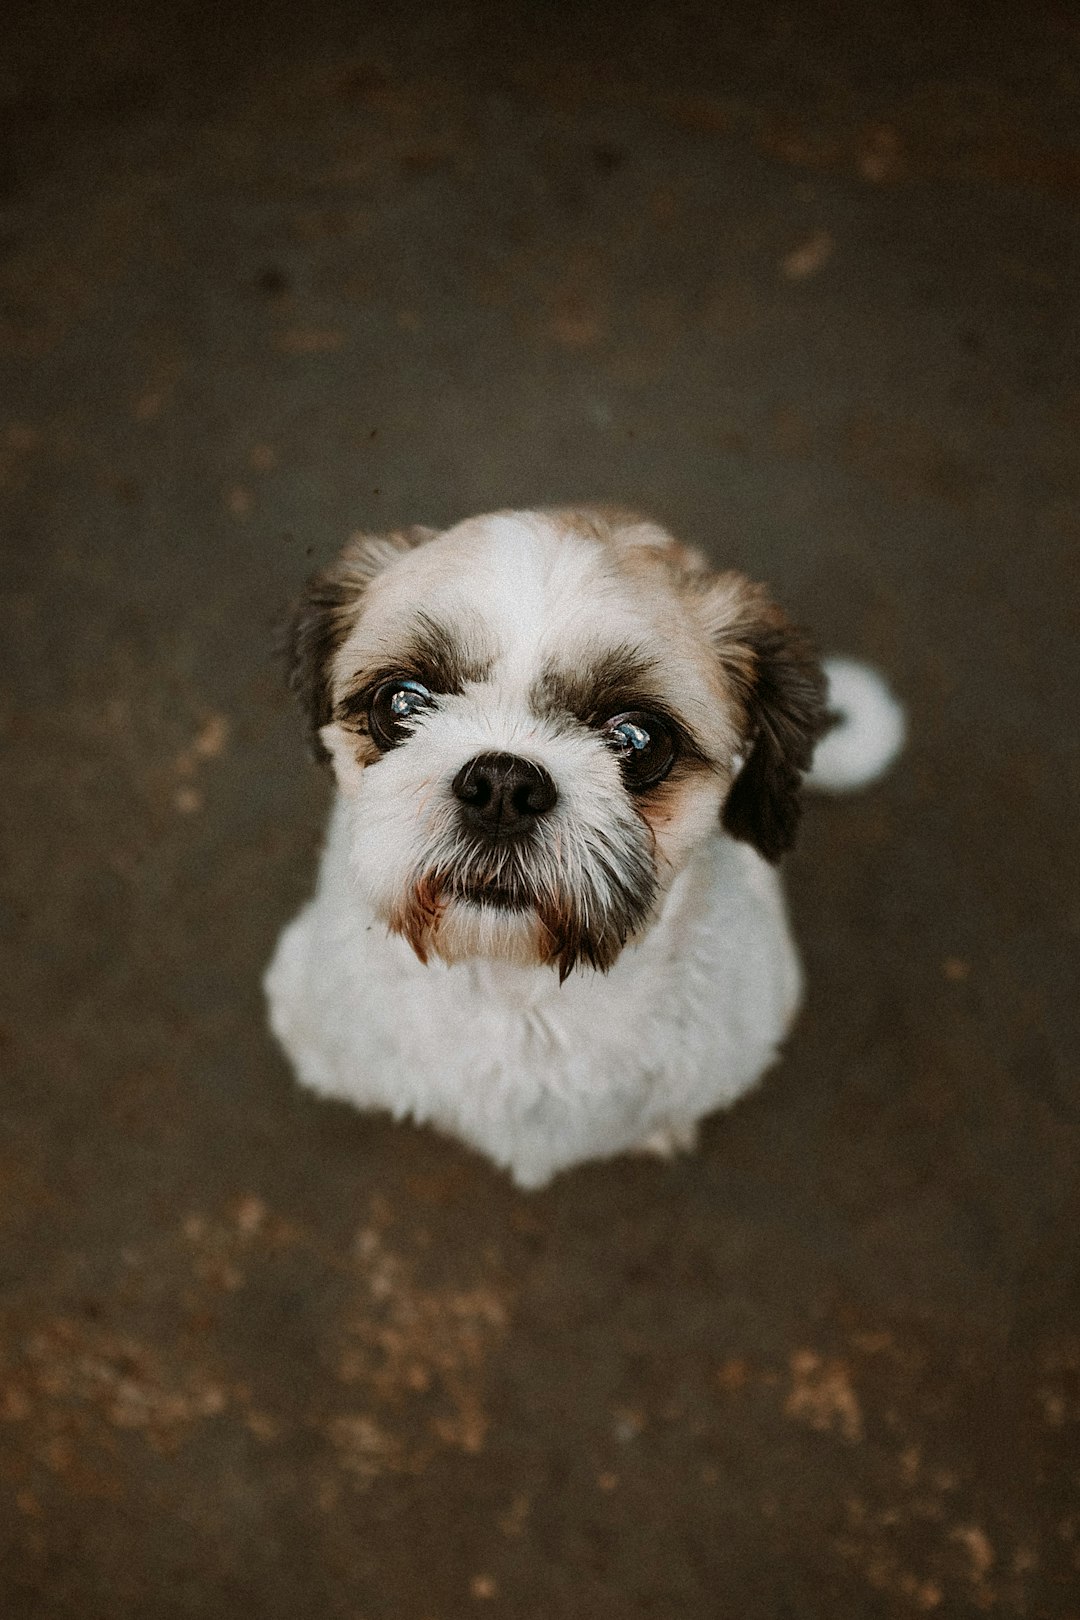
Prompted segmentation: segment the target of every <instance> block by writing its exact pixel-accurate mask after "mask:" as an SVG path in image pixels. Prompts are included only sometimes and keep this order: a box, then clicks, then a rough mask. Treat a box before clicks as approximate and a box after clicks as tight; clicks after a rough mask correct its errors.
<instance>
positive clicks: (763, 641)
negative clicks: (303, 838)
mask: <svg viewBox="0 0 1080 1620" xmlns="http://www.w3.org/2000/svg"><path fill="white" fill-rule="evenodd" d="M291 660H292V671H291V678H292V684H293V687H294V690H295V691H296V692H297V693H298V695H299V696H300V698H301V700H302V701H303V703H304V705H305V707H306V709H307V711H308V714H309V717H310V720H311V724H312V727H313V730H314V733H315V736H316V739H317V746H318V748H319V751H320V752H321V753H323V754H325V755H326V756H328V757H329V758H330V760H331V761H332V763H333V768H334V771H335V774H336V776H337V780H338V784H339V786H340V788H341V790H342V793H343V794H344V796H345V799H346V802H347V814H348V815H349V817H350V837H351V841H352V860H353V866H354V871H355V874H356V878H357V880H358V882H359V883H360V885H361V887H362V889H363V892H364V895H365V897H366V898H367V900H368V901H369V902H370V904H371V905H372V906H373V908H374V909H375V911H376V912H377V914H378V915H379V916H380V917H382V918H383V920H384V921H385V922H386V923H387V925H388V926H389V927H390V928H391V929H392V930H394V931H395V932H397V933H399V934H401V935H403V936H404V938H405V939H407V940H408V942H409V943H410V945H411V946H412V947H413V949H414V951H415V952H416V954H417V956H419V957H420V959H421V961H427V960H428V959H429V957H431V956H439V957H441V958H443V959H444V960H445V961H448V962H455V961H461V960H464V959H466V958H469V957H484V958H496V959H502V960H506V961H512V962H518V963H550V964H551V965H552V966H554V967H555V968H557V970H558V972H559V973H560V975H562V976H564V977H565V975H566V974H567V973H569V972H570V971H571V969H573V968H574V967H576V966H579V965H582V966H591V967H594V968H600V969H605V968H608V967H610V965H611V964H612V962H613V961H614V960H615V958H616V957H617V956H618V954H619V952H620V951H621V950H622V948H623V946H624V945H625V944H626V942H627V941H628V940H630V939H632V938H633V937H634V936H635V935H640V934H641V932H642V931H643V930H644V929H646V928H647V927H648V925H649V923H650V921H651V920H652V919H653V917H654V916H655V915H656V913H657V910H658V907H659V904H660V902H661V901H662V898H663V896H664V894H665V893H666V891H667V889H668V888H669V886H670V884H671V882H672V880H673V879H674V877H675V876H676V874H677V873H678V872H679V871H680V870H681V869H682V868H683V867H684V866H685V864H686V862H687V861H688V859H689V858H690V856H691V854H692V853H693V851H694V850H695V849H696V848H697V847H698V846H699V845H700V844H701V842H702V841H703V840H704V839H706V838H707V837H709V836H710V834H712V833H713V832H714V831H715V828H716V824H717V821H718V818H720V817H721V816H722V817H723V819H724V822H725V825H726V826H727V828H728V830H729V831H730V832H732V833H733V834H734V835H735V836H736V837H741V838H746V839H749V840H750V841H751V842H752V843H754V844H755V845H756V846H757V847H758V848H759V849H760V850H761V851H762V853H764V854H765V855H766V856H767V857H768V858H769V859H776V858H777V857H778V856H779V855H780V854H781V853H782V851H783V850H784V849H785V848H787V847H788V845H789V844H790V843H791V840H792V838H793V836H794V831H795V825H796V821H797V817H798V789H799V783H800V779H801V773H802V772H803V771H804V770H805V769H806V768H807V766H808V764H809V760H810V755H811V753H812V749H813V744H814V741H815V739H816V737H817V735H818V733H819V731H820V729H821V724H822V712H823V711H822V692H823V681H822V677H821V673H820V670H819V668H818V666H817V664H816V662H815V661H814V659H813V658H812V656H811V654H810V653H809V651H808V649H807V647H806V645H805V643H804V642H803V641H802V640H801V638H800V637H799V636H798V634H797V633H796V632H795V631H794V630H793V629H792V627H791V626H790V625H789V624H788V622H787V621H786V620H785V619H784V618H783V616H782V615H781V614H780V613H779V612H778V610H777V609H776V608H775V607H773V605H772V604H771V603H770V602H769V600H768V598H767V597H766V596H765V594H764V592H763V591H762V590H761V589H760V588H759V587H757V586H754V585H751V584H750V582H749V581H748V580H746V579H745V578H744V577H743V576H741V575H738V574H720V575H716V574H712V573H710V572H709V570H708V569H707V567H706V566H705V564H704V562H703V560H702V559H701V558H700V557H699V556H698V554H697V553H695V552H692V551H690V550H689V549H688V548H686V547H683V546H681V545H679V544H678V543H677V542H676V541H674V540H672V539H671V538H670V537H669V536H668V535H666V534H665V533H664V532H663V531H662V530H660V529H658V528H657V527H655V526H654V525H652V524H649V523H646V522H644V521H642V520H640V519H637V518H633V517H630V516H628V515H624V514H618V513H599V512H591V511H590V512H545V513H530V512H523V513H499V514H496V515H494V516H489V517H482V518H474V519H471V520H470V521H468V522H466V523H462V524H459V525H458V526H457V527H456V528H453V529H450V530H448V531H447V532H445V533H442V534H436V533H434V532H432V531H430V530H410V531H408V532H407V533H404V534H398V535H392V536H390V537H388V538H385V539H374V538H360V539H356V540H354V541H352V542H351V543H350V545H349V546H348V547H347V548H346V550H345V552H344V553H343V554H342V556H341V557H340V558H339V560H338V562H337V563H336V564H335V565H334V566H333V567H331V568H330V569H329V570H327V571H326V572H325V573H323V574H321V575H318V576H316V578H315V579H314V580H312V581H311V583H310V585H309V587H308V592H307V595H306V597H305V598H304V600H303V602H302V603H301V605H300V607H299V609H298V611H297V614H296V617H295V619H294V622H293V627H292V637H291Z"/></svg>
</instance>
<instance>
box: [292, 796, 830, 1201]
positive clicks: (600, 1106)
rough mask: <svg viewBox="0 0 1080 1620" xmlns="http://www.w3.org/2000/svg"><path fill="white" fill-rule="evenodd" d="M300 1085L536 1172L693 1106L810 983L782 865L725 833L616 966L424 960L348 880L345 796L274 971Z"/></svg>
mask: <svg viewBox="0 0 1080 1620" xmlns="http://www.w3.org/2000/svg"><path fill="white" fill-rule="evenodd" d="M266 988H267V994H268V996H269V1001H270V1019H271V1025H272V1028H273V1030H274V1033H275V1034H276V1035H277V1037H278V1039H279V1040H280V1041H281V1043H282V1045H283V1047H284V1048H285V1050H286V1052H287V1053H288V1055H289V1057H290V1058H291V1060H292V1062H293V1063H294V1065H295V1067H296V1071H297V1073H298V1075H299V1077H300V1079H301V1080H302V1081H303V1082H304V1084H306V1085H308V1086H310V1087H312V1089H313V1090H315V1091H318V1092H321V1093H323V1094H324V1095H327V1096H333V1097H340V1098H344V1099H346V1100H348V1101H350V1102H353V1103H355V1104H357V1105H358V1106H359V1107H362V1108H384V1109H388V1110H389V1111H390V1112H391V1113H392V1114H394V1115H395V1116H397V1117H399V1118H401V1117H405V1116H411V1117H412V1118H413V1119H416V1120H418V1121H430V1122H431V1123H432V1124H434V1125H436V1126H438V1127H440V1128H441V1129H443V1130H445V1131H448V1132H450V1133H452V1134H453V1135H455V1136H458V1137H460V1138H462V1139H463V1140H464V1141H466V1142H469V1143H471V1144H472V1145H473V1146H475V1147H476V1148H478V1149H480V1150H481V1151H482V1152H484V1153H486V1154H487V1155H488V1156H489V1157H490V1158H492V1159H493V1160H494V1161H495V1162H496V1163H497V1164H499V1165H502V1166H504V1167H505V1168H506V1169H508V1170H509V1171H510V1173H511V1174H512V1175H513V1177H514V1178H515V1180H516V1181H517V1182H518V1183H519V1184H520V1185H522V1186H526V1187H537V1186H541V1185H542V1184H543V1183H544V1182H546V1181H547V1180H548V1179H549V1178H550V1177H551V1176H552V1175H553V1174H554V1173H555V1172H556V1171H559V1170H562V1169H565V1168H567V1167H568V1166H570V1165H573V1164H577V1163H580V1162H581V1161H583V1160H586V1159H593V1158H603V1157H607V1156H609V1155H612V1154H616V1153H620V1152H623V1151H625V1150H626V1149H628V1148H633V1147H635V1146H637V1145H638V1144H640V1143H643V1142H645V1141H646V1140H647V1139H648V1138H650V1137H653V1136H656V1135H658V1134H661V1133H662V1134H664V1135H669V1136H670V1138H671V1139H672V1140H673V1141H678V1140H679V1139H681V1138H688V1137H690V1136H692V1130H693V1125H694V1123H695V1122H696V1121H697V1120H698V1119H699V1118H700V1117H701V1116H702V1115H704V1114H707V1113H709V1112H711V1111H712V1110H713V1109H716V1108H718V1107H721V1106H723V1105H725V1104H727V1103H730V1102H732V1101H734V1099H735V1098H736V1097H738V1096H740V1095H741V1094H742V1093H743V1092H745V1091H746V1090H747V1089H748V1088H749V1087H750V1086H752V1085H753V1084H754V1082H755V1081H756V1080H757V1079H758V1078H759V1076H760V1075H761V1074H762V1073H763V1071H764V1070H765V1069H766V1068H768V1066H769V1065H770V1064H771V1063H772V1062H773V1060H774V1058H775V1057H776V1053H777V1046H778V1043H779V1042H780V1041H781V1040H782V1039H783V1037H784V1035H785V1033H786V1031H787V1029H788V1026H789V1024H790V1022H791V1019H792V1017H793V1015H794V1013H795V1010H796V1007H797V1003H798V999H799V967H798V961H797V957H796V954H795V950H794V946H793V944H792V941H791V936H790V932H789V929H788V924H787V919H786V916H785V909H784V901H783V896H782V892H781V888H780V883H779V880H778V878H777V876H776V874H775V873H774V872H773V870H772V869H771V867H769V866H768V865H767V864H766V863H765V862H764V861H763V860H762V859H761V858H760V857H759V856H758V855H757V854H756V853H755V852H754V850H752V849H751V848H750V847H749V846H748V845H746V844H741V843H737V842H735V841H734V840H733V839H731V838H729V837H727V836H725V835H723V834H718V835H716V836H714V837H712V838H710V839H708V840H707V841H706V843H705V844H704V845H703V846H702V847H701V848H700V849H699V850H698V851H697V852H696V853H695V855H694V856H693V858H692V859H691V861H690V863H689V864H688V865H687V866H686V867H685V868H684V870H683V871H682V872H681V873H680V875H679V877H678V878H677V879H676V880H675V883H674V884H673V886H672V888H671V890H670V892H669V893H668V895H667V897H666V899H665V902H664V904H663V907H662V910H661V913H660V915H659V917H658V919H657V921H656V922H655V923H654V925H653V926H652V927H651V928H650V929H649V931H648V933H647V934H646V935H645V936H644V937H643V938H642V940H641V941H640V942H639V943H637V944H631V945H628V946H627V947H626V949H624V950H623V952H622V953H621V955H620V956H619V958H618V960H617V961H616V962H615V963H614V965H613V966H612V968H611V969H610V971H609V972H608V973H606V974H600V973H596V972H592V971H588V970H586V971H582V972H575V973H573V974H571V976H570V977H569V978H568V979H567V980H566V982H565V983H564V984H562V985H560V984H559V981H558V977H557V975H556V974H555V973H554V972H553V971H552V969H551V968H550V967H547V966H536V967H532V966H517V965H514V964H510V963H506V964H504V963H499V962H487V961H467V962H459V963H456V964H455V965H453V966H447V965H446V964H444V963H442V962H437V961H436V962H432V963H430V964H428V965H426V966H424V965H422V964H421V963H420V962H418V961H417V959H416V957H415V955H414V954H413V952H412V950H411V949H410V947H409V946H408V945H407V944H406V943H405V942H404V941H403V940H402V939H401V938H399V937H397V936H396V935H391V934H389V933H388V932H387V929H386V925H385V923H384V922H382V921H380V920H379V919H378V918H376V917H375V916H374V915H373V914H372V913H371V911H370V910H369V909H368V908H367V907H366V906H364V905H363V904H362V903H361V902H360V901H359V900H358V897H357V894H356V888H355V883H354V881H353V880H352V878H351V875H350V855H349V837H348V828H347V816H346V812H345V807H344V805H343V804H342V803H341V802H340V801H339V803H338V805H337V807H336V809H335V812H334V815H333V817H332V819H331V823H330V830H329V836H328V840H327V845H326V850H325V853H324V856H323V861H322V867H321V871H320V876H319V883H318V889H317V892H316V895H315V898H314V899H313V900H312V901H311V902H310V904H308V905H307V906H305V907H304V909H303V910H302V911H301V912H300V914H299V916H298V917H297V918H296V919H295V920H294V921H293V922H292V923H291V924H290V925H289V927H288V928H286V929H285V931H284V933H283V934H282V937H281V940H280V942H279V945H278V949H277V953H276V955H275V957H274V960H273V962H272V964H271V966H270V969H269V972H268V974H267V979H266Z"/></svg>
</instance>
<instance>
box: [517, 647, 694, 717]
mask: <svg viewBox="0 0 1080 1620" xmlns="http://www.w3.org/2000/svg"><path fill="white" fill-rule="evenodd" d="M655 675H656V661H655V659H653V658H650V657H649V656H648V655H647V654H646V653H643V652H642V651H641V650H640V649H639V648H637V647H633V646H631V645H629V644H625V645H623V646H620V647H612V648H609V649H608V650H607V651H606V652H604V653H598V654H596V655H594V656H593V657H591V658H588V659H584V660H582V661H581V662H580V663H578V664H576V665H574V666H573V667H572V668H568V667H567V666H566V665H565V664H556V663H554V661H552V662H549V663H548V664H547V665H546V666H545V668H544V669H543V670H542V671H541V673H540V676H539V678H538V679H537V680H536V681H535V682H534V683H533V686H532V690H531V691H530V693H529V702H530V705H531V707H532V709H533V712H534V713H535V714H537V715H541V716H544V717H545V718H550V719H558V718H559V717H561V716H563V715H566V714H573V715H576V716H577V718H578V719H579V720H581V721H583V722H584V723H585V724H586V725H595V724H596V723H597V721H600V720H606V719H608V717H609V716H610V715H613V714H615V713H616V712H617V711H618V710H619V709H620V708H622V709H633V708H636V709H641V708H646V707H648V708H659V709H666V708H667V704H666V703H664V702H663V701H662V700H661V699H660V698H659V696H657V695H656V693H655Z"/></svg>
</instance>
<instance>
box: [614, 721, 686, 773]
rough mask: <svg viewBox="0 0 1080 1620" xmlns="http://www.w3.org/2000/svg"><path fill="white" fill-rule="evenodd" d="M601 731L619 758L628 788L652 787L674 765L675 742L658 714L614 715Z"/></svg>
mask: <svg viewBox="0 0 1080 1620" xmlns="http://www.w3.org/2000/svg"><path fill="white" fill-rule="evenodd" d="M601 730H602V732H603V736H604V738H605V740H606V741H607V742H609V743H610V744H611V746H612V748H614V749H615V751H616V753H617V754H618V755H619V759H620V761H621V762H622V768H623V775H624V776H625V777H626V783H627V786H628V787H631V788H648V787H652V786H653V785H654V784H655V783H656V782H660V781H662V780H663V778H664V777H665V776H666V775H667V773H668V771H670V769H671V767H672V765H674V763H675V754H676V745H675V738H674V736H673V734H672V730H671V727H670V726H669V725H668V724H667V722H666V721H665V720H661V718H660V716H659V715H658V714H648V713H646V711H645V710H644V709H631V710H630V711H629V712H628V713H627V714H616V715H613V716H612V718H611V719H610V720H607V721H605V722H604V725H603V727H602V728H601Z"/></svg>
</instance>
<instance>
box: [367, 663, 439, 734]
mask: <svg viewBox="0 0 1080 1620" xmlns="http://www.w3.org/2000/svg"><path fill="white" fill-rule="evenodd" d="M433 702H434V699H433V698H432V695H431V693H430V692H429V691H428V689H427V687H426V686H421V684H420V682H419V681H406V680H400V679H399V680H395V681H384V682H383V684H382V685H381V686H380V687H378V688H377V690H376V692H375V696H374V697H373V698H372V700H371V707H370V708H369V709H368V724H369V726H370V728H371V735H372V737H374V739H375V741H376V742H377V743H378V745H379V747H380V748H383V749H386V748H393V747H394V746H395V745H396V744H397V743H400V742H404V741H405V738H406V737H407V736H408V735H409V730H410V727H409V721H410V720H412V719H413V717H414V716H415V715H417V714H419V713H420V711H421V709H428V708H430V707H431V705H432V703H433Z"/></svg>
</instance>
